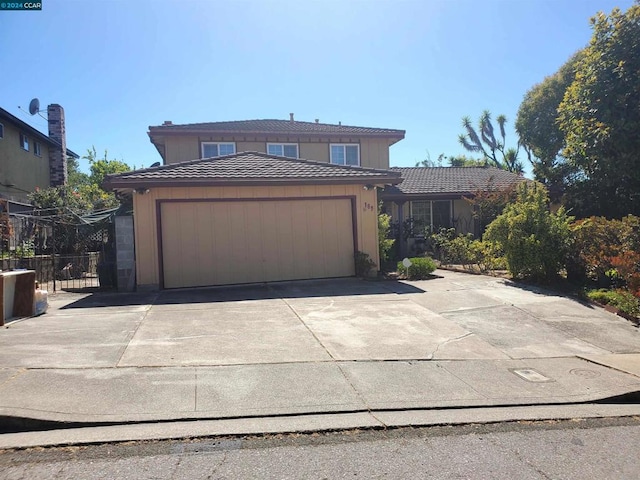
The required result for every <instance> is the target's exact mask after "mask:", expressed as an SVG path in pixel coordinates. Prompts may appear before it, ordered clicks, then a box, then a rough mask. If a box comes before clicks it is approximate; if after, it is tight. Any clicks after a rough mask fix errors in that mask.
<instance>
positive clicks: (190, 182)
mask: <svg viewBox="0 0 640 480" xmlns="http://www.w3.org/2000/svg"><path fill="white" fill-rule="evenodd" d="M404 133H405V132H404V131H403V130H394V129H385V128H369V127H353V126H346V125H341V124H338V125H329V124H324V123H320V122H318V121H316V122H300V121H297V120H295V119H294V118H293V115H291V118H290V119H289V120H248V121H235V122H213V123H199V124H188V125H174V124H173V123H172V122H164V124H162V125H159V126H153V127H149V137H150V139H151V142H152V143H153V144H154V145H155V147H156V148H157V149H158V151H159V153H160V155H161V157H162V160H163V165H160V166H157V167H152V168H148V169H145V170H137V171H134V172H128V173H124V174H119V175H113V176H110V177H108V178H107V180H106V182H105V185H106V186H107V187H109V188H112V189H114V190H117V191H120V192H121V193H131V194H132V195H133V206H134V228H135V232H134V233H135V245H136V284H137V286H138V289H157V288H177V287H191V286H206V285H222V284H239V283H255V282H266V281H279V280H294V279H310V278H329V277H344V276H352V275H354V274H355V264H354V254H355V253H356V252H363V253H366V254H367V255H369V257H370V258H371V259H372V260H373V261H374V262H375V263H376V264H379V259H378V234H377V205H378V198H377V193H376V188H375V187H377V186H385V185H389V184H395V183H398V182H400V173H398V172H393V171H390V170H388V168H389V146H390V145H393V144H394V143H395V142H397V141H399V140H401V139H402V138H404Z"/></svg>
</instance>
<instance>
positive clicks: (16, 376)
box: [0, 368, 29, 388]
mask: <svg viewBox="0 0 640 480" xmlns="http://www.w3.org/2000/svg"><path fill="white" fill-rule="evenodd" d="M28 370H29V369H28V368H21V369H19V370H18V371H16V372H15V373H14V374H13V375H11V376H10V377H9V378H7V379H6V380H5V381H4V382H2V383H0V388H2V387H4V386H5V385H6V384H8V383H9V382H11V381H13V380H15V379H16V378H18V377H19V376H20V375H22V374H24V373H26V372H27V371H28Z"/></svg>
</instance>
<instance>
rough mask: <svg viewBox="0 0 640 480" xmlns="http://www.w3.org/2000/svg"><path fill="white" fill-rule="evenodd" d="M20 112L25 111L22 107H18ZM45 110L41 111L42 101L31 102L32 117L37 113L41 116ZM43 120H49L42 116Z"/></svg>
mask: <svg viewBox="0 0 640 480" xmlns="http://www.w3.org/2000/svg"><path fill="white" fill-rule="evenodd" d="M18 108H19V109H20V110H23V108H22V107H18ZM41 111H43V110H40V100H38V99H37V98H34V99H32V100H31V101H30V102H29V113H30V114H31V115H35V114H36V113H37V114H38V115H40V112H41ZM40 116H41V117H42V118H44V119H45V120H46V119H47V117H45V116H43V115H40Z"/></svg>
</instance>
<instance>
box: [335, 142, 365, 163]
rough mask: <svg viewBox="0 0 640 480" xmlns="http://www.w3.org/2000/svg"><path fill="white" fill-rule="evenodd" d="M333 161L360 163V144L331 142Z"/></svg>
mask: <svg viewBox="0 0 640 480" xmlns="http://www.w3.org/2000/svg"><path fill="white" fill-rule="evenodd" d="M330 151H331V163H334V164H336V165H356V166H357V165H360V145H358V144H346V143H345V144H340V143H332V144H331V150H330Z"/></svg>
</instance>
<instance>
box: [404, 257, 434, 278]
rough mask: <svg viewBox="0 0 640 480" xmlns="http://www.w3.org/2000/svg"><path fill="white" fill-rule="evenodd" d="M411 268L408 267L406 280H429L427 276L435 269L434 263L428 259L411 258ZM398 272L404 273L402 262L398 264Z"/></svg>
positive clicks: (405, 269) (405, 268)
mask: <svg viewBox="0 0 640 480" xmlns="http://www.w3.org/2000/svg"><path fill="white" fill-rule="evenodd" d="M409 260H411V266H410V267H409V273H408V278H409V280H424V279H425V278H429V275H430V274H431V273H432V272H433V271H434V270H435V269H436V264H435V262H434V261H433V260H432V259H431V258H429V257H413V258H410V259H409ZM398 271H399V272H406V271H407V267H405V266H404V265H403V264H402V262H398Z"/></svg>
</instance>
